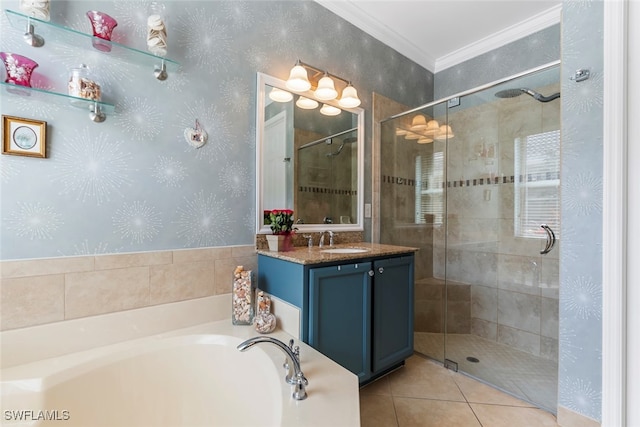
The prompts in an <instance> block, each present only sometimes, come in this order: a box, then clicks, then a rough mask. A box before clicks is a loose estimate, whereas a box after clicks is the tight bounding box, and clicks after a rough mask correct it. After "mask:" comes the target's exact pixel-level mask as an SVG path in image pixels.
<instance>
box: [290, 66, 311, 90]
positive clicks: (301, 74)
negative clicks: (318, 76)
mask: <svg viewBox="0 0 640 427" xmlns="http://www.w3.org/2000/svg"><path fill="white" fill-rule="evenodd" d="M286 86H287V89H289V90H292V91H294V92H305V91H307V90H309V89H311V82H309V76H308V75H307V70H305V69H304V67H303V66H302V65H295V66H294V67H293V68H292V69H291V72H290V73H289V80H287V83H286Z"/></svg>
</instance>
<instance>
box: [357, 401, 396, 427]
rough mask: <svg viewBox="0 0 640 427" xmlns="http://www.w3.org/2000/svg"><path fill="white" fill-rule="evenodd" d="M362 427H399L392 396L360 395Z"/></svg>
mask: <svg viewBox="0 0 640 427" xmlns="http://www.w3.org/2000/svg"><path fill="white" fill-rule="evenodd" d="M360 426H361V427H397V426H398V422H397V421H396V412H395V409H394V407H393V398H392V397H391V396H381V395H376V394H362V393H360Z"/></svg>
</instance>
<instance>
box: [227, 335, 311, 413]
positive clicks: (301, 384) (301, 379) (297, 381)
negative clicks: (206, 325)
mask: <svg viewBox="0 0 640 427" xmlns="http://www.w3.org/2000/svg"><path fill="white" fill-rule="evenodd" d="M260 343H270V344H274V345H275V346H277V347H278V348H279V349H280V350H282V351H283V352H284V353H285V354H286V355H287V358H288V359H289V360H288V361H287V363H288V364H289V366H293V370H294V378H293V381H292V382H293V385H294V389H293V394H292V397H293V398H294V399H295V400H304V399H306V398H307V392H306V389H305V387H306V386H307V385H308V384H309V381H307V379H306V378H305V376H304V373H303V372H302V369H301V368H300V361H299V360H298V357H297V356H296V354H295V353H294V352H293V350H292V349H291V348H290V347H289V346H287V345H286V344H285V343H283V342H282V341H280V340H278V339H275V338H271V337H253V338H249V339H248V340H246V341H244V342H242V343H240V344H239V345H238V350H240V351H246V350H248V349H250V348H251V347H253V346H254V345H256V344H260ZM285 380H287V382H289V380H288V378H285Z"/></svg>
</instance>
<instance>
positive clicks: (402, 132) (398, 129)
mask: <svg viewBox="0 0 640 427" xmlns="http://www.w3.org/2000/svg"><path fill="white" fill-rule="evenodd" d="M406 134H407V131H406V130H404V129H401V128H396V135H397V136H404V135H406Z"/></svg>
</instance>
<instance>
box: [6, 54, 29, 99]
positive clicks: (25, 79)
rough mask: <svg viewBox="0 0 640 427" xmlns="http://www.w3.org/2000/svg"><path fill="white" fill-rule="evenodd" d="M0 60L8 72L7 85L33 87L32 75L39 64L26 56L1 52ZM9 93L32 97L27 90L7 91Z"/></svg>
mask: <svg viewBox="0 0 640 427" xmlns="http://www.w3.org/2000/svg"><path fill="white" fill-rule="evenodd" d="M0 58H2V62H3V63H4V68H5V69H6V71H7V78H6V80H5V83H10V84H12V85H15V86H16V87H20V86H23V87H31V74H32V73H33V70H34V69H35V68H36V67H37V66H38V63H37V62H35V61H32V60H31V59H29V58H27V57H25V56H22V55H17V54H15V53H10V52H0ZM7 91H9V92H11V93H15V94H17V95H25V96H29V95H30V93H29V92H28V91H25V90H18V89H7Z"/></svg>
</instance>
